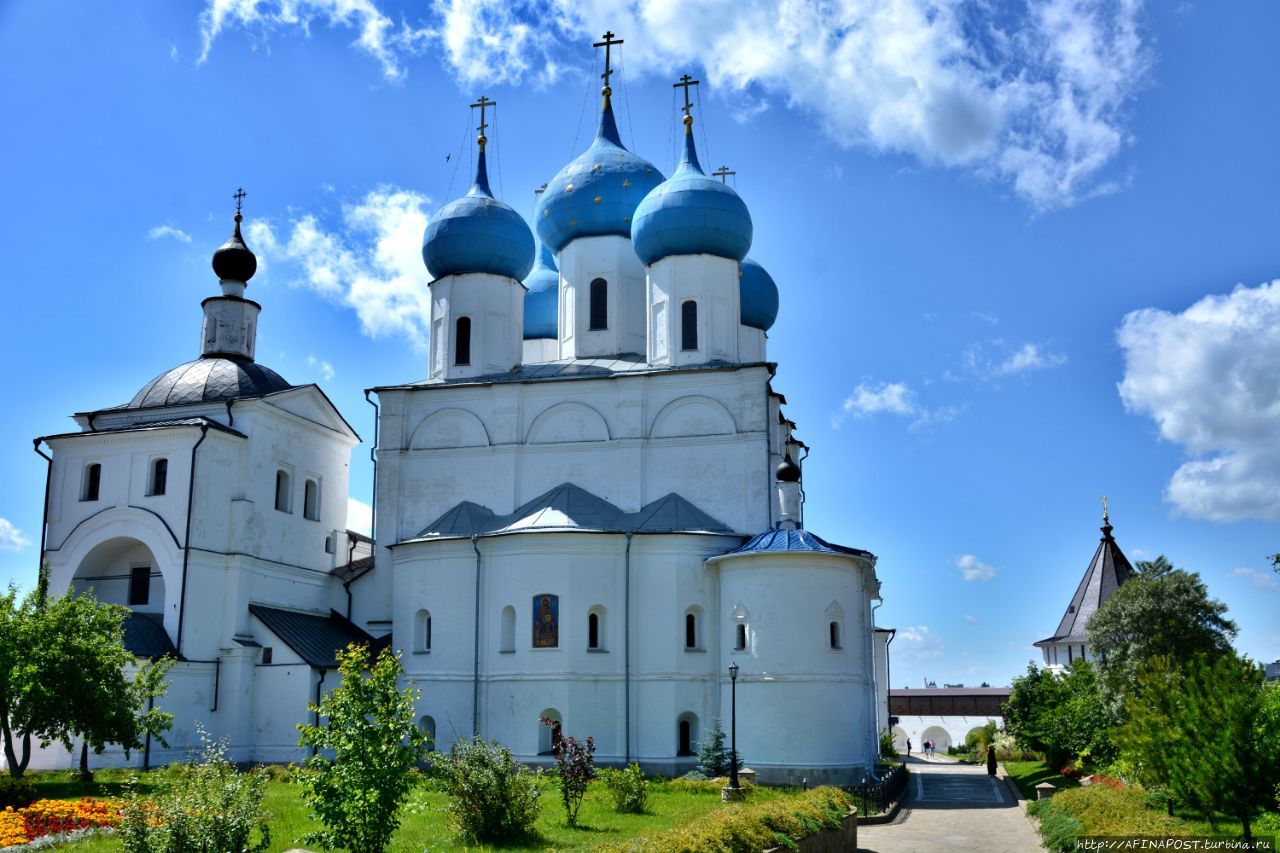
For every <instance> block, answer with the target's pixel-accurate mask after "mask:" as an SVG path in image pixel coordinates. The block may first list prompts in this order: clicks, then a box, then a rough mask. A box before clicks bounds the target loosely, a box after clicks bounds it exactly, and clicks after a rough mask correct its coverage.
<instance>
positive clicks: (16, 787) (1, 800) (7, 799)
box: [0, 776, 36, 810]
mask: <svg viewBox="0 0 1280 853" xmlns="http://www.w3.org/2000/svg"><path fill="white" fill-rule="evenodd" d="M35 801H36V789H35V788H33V787H32V786H31V783H30V782H29V781H27V780H26V779H14V778H13V777H12V776H0V810H4V809H24V808H26V807H27V806H29V805H31V804H32V803H34V802H35Z"/></svg>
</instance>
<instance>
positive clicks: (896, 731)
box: [893, 726, 920, 755]
mask: <svg viewBox="0 0 1280 853" xmlns="http://www.w3.org/2000/svg"><path fill="white" fill-rule="evenodd" d="M893 748H894V749H896V750H898V753H899V754H900V755H906V754H907V730H906V729H904V728H903V727H902V726H894V727H893ZM911 748H912V750H919V749H920V744H918V743H913V744H911Z"/></svg>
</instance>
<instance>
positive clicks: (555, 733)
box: [538, 708, 562, 755]
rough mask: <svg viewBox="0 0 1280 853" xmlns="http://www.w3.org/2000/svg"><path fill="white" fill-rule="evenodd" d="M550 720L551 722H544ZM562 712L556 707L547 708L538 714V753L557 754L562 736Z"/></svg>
mask: <svg viewBox="0 0 1280 853" xmlns="http://www.w3.org/2000/svg"><path fill="white" fill-rule="evenodd" d="M544 720H550V721H551V724H550V725H547V723H545V722H543V721H544ZM561 722H562V721H561V717H560V712H559V711H557V710H556V709H555V708H547V709H546V710H545V711H543V712H542V713H541V714H539V715H538V755H555V754H556V749H558V748H559V746H560V737H561V734H560V732H561Z"/></svg>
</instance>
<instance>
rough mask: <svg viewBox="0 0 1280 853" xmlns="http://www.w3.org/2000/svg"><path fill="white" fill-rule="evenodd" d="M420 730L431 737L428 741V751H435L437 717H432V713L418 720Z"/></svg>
mask: <svg viewBox="0 0 1280 853" xmlns="http://www.w3.org/2000/svg"><path fill="white" fill-rule="evenodd" d="M418 731H420V732H422V733H423V734H424V735H426V736H427V737H428V738H429V740H428V741H427V752H435V751H436V718H435V717H432V716H431V715H430V714H428V715H426V716H424V717H423V718H422V719H421V720H419V721H418Z"/></svg>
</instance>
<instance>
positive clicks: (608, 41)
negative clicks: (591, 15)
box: [591, 32, 622, 89]
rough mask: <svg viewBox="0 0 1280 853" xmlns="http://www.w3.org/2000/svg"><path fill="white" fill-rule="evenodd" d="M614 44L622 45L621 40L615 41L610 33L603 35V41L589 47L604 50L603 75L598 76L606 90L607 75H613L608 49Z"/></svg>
mask: <svg viewBox="0 0 1280 853" xmlns="http://www.w3.org/2000/svg"><path fill="white" fill-rule="evenodd" d="M615 44H622V39H615V38H614V37H613V33H612V32H607V33H605V34H604V41H598V42H596V43H595V44H593V45H591V46H592V47H603V48H604V73H603V74H601V75H600V76H601V77H603V78H604V87H605V88H606V89H607V88H609V75H610V74H612V73H613V65H612V54H611V53H610V49H611V48H612V47H613V46H614V45H615Z"/></svg>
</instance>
